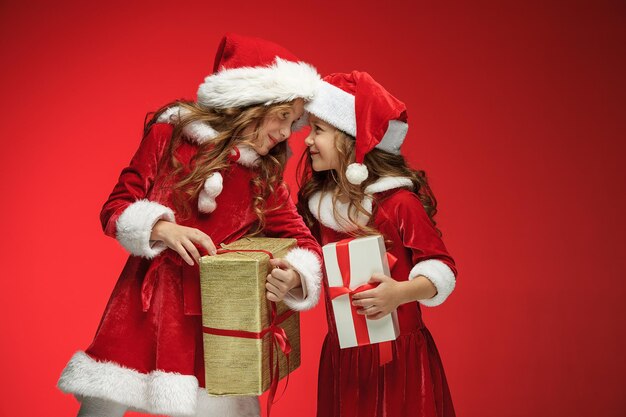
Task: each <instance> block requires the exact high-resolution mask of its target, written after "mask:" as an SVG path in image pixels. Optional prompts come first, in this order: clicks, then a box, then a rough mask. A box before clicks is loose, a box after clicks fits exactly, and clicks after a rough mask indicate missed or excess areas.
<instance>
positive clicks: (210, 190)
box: [198, 172, 224, 213]
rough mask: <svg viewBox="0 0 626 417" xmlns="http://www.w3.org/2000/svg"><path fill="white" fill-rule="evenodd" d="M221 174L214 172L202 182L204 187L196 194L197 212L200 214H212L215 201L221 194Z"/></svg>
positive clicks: (222, 186)
mask: <svg viewBox="0 0 626 417" xmlns="http://www.w3.org/2000/svg"><path fill="white" fill-rule="evenodd" d="M223 182H224V180H223V178H222V174H220V173H219V172H214V173H213V174H211V175H209V178H207V179H206V180H205V181H204V187H203V188H202V190H200V194H198V210H200V211H201V212H202V213H212V212H213V211H215V209H216V208H217V203H216V202H215V199H216V198H217V196H218V195H220V193H221V192H222V190H223V188H224V185H223Z"/></svg>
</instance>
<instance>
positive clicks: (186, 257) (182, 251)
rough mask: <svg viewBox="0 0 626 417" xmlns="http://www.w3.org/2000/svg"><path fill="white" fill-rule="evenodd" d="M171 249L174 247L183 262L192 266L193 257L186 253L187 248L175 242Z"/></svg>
mask: <svg viewBox="0 0 626 417" xmlns="http://www.w3.org/2000/svg"><path fill="white" fill-rule="evenodd" d="M172 249H174V250H175V251H176V252H177V253H178V254H179V255H180V257H181V258H183V260H184V261H185V262H187V263H188V264H189V265H191V266H193V259H191V257H190V256H189V254H188V253H187V250H186V249H185V247H184V246H183V244H182V243H181V242H177V243H176V244H175V245H174V247H173V248H172Z"/></svg>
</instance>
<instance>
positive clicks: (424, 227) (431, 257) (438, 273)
mask: <svg viewBox="0 0 626 417" xmlns="http://www.w3.org/2000/svg"><path fill="white" fill-rule="evenodd" d="M396 198H397V199H398V201H397V202H396V204H395V207H394V211H393V212H394V216H393V219H394V221H395V222H396V226H397V227H398V230H399V232H400V236H401V238H402V243H403V245H404V247H405V248H406V249H408V250H410V251H411V259H412V261H413V268H412V269H411V271H410V272H409V283H407V285H406V289H407V290H408V291H409V293H410V294H412V295H415V296H416V297H418V298H412V299H410V301H414V300H417V301H419V302H420V303H421V304H423V305H425V306H428V307H434V306H437V305H439V304H441V303H443V302H444V301H445V300H446V298H448V296H449V295H450V294H451V293H452V291H453V290H454V286H455V284H456V266H455V265H454V260H453V259H452V257H451V256H450V254H449V253H448V250H447V249H446V247H445V245H444V244H443V241H442V240H441V238H440V237H439V234H438V233H437V230H436V229H435V227H434V226H433V224H432V222H431V221H430V219H429V218H428V215H427V214H426V210H424V207H423V206H422V203H421V202H420V200H419V198H418V197H417V196H416V195H415V194H413V193H409V192H403V193H402V195H399V196H397V197H396ZM414 281H415V283H413V282H414ZM427 281H430V283H432V286H433V287H434V289H435V290H436V292H435V293H433V292H432V289H433V287H430V284H429V283H428V282H427ZM411 284H412V285H411ZM429 287H430V289H431V291H428V290H427V288H429ZM429 295H430V296H429ZM407 296H408V295H407Z"/></svg>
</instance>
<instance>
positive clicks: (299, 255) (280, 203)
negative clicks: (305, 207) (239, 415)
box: [264, 185, 322, 310]
mask: <svg viewBox="0 0 626 417" xmlns="http://www.w3.org/2000/svg"><path fill="white" fill-rule="evenodd" d="M267 203H268V204H267V206H268V207H270V208H275V207H278V209H270V210H268V212H267V213H266V216H265V228H264V232H265V234H266V235H267V236H270V237H280V238H295V239H296V240H297V245H298V247H297V248H294V249H292V250H291V251H290V252H289V253H288V254H287V256H285V258H284V260H282V261H286V262H287V264H286V265H285V264H281V262H282V261H281V260H276V261H275V262H273V263H272V264H273V265H274V266H278V267H279V268H281V269H283V268H287V267H288V266H290V267H291V268H287V270H289V269H293V271H294V272H297V274H298V275H299V277H300V280H301V282H302V284H301V288H298V287H297V284H296V286H292V287H291V288H289V289H288V292H287V293H286V295H285V297H284V302H285V304H287V305H288V306H289V307H290V308H292V309H294V310H308V309H311V308H313V307H315V305H316V304H317V302H318V301H319V296H320V290H321V280H322V272H321V267H322V262H321V259H322V256H321V253H322V250H321V248H320V246H319V244H318V243H317V241H316V240H315V238H314V237H313V236H312V235H311V231H310V230H309V229H308V228H307V227H306V225H305V224H304V221H303V220H302V217H300V215H299V214H298V212H297V210H296V206H295V204H294V203H293V201H292V200H291V197H290V195H289V189H288V188H287V186H286V185H285V186H281V187H278V188H277V189H276V192H275V193H274V195H273V196H272V198H271V199H269V200H268V202H267ZM281 272H287V271H280V270H275V271H272V274H270V276H268V283H269V284H272V282H271V281H272V280H271V279H270V277H271V276H272V275H276V276H274V278H275V279H279V280H281V281H283V278H284V279H288V280H289V282H290V283H293V282H294V281H296V283H298V281H299V280H294V279H289V278H288V277H286V276H285V275H284V274H281ZM291 278H293V275H292V276H291ZM268 289H269V288H268ZM283 289H285V288H283ZM268 298H270V297H269V293H268ZM270 299H271V298H270Z"/></svg>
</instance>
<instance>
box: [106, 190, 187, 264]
mask: <svg viewBox="0 0 626 417" xmlns="http://www.w3.org/2000/svg"><path fill="white" fill-rule="evenodd" d="M159 220H167V221H169V222H172V223H175V222H176V220H175V218H174V212H173V211H172V209H170V208H169V207H165V206H164V205H161V204H159V203H156V202H154V201H149V200H137V201H135V202H134V203H132V204H131V205H129V206H128V207H126V209H125V210H124V211H123V212H122V214H121V215H120V217H119V218H118V219H117V222H116V230H117V233H116V236H117V240H118V241H119V242H120V244H121V245H122V246H123V247H124V248H126V250H128V251H129V252H130V253H131V254H132V255H135V256H143V257H144V258H148V259H152V258H154V257H155V256H157V255H158V254H159V253H161V252H163V251H164V250H165V249H166V248H167V246H166V245H165V244H164V243H163V242H160V241H157V242H151V241H150V234H151V233H152V228H153V227H154V224H155V223H156V222H157V221H159Z"/></svg>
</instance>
